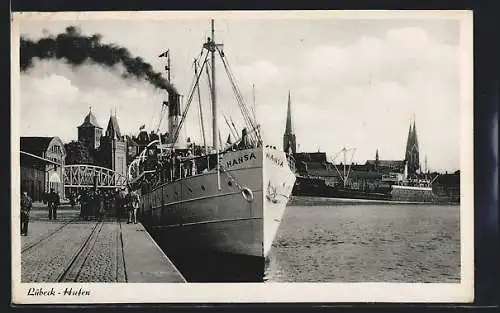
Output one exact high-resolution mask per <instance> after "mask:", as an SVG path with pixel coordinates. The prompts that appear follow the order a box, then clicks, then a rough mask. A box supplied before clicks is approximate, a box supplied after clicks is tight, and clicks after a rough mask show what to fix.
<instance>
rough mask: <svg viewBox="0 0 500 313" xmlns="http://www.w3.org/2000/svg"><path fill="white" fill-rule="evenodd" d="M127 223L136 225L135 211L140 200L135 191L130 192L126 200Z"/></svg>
mask: <svg viewBox="0 0 500 313" xmlns="http://www.w3.org/2000/svg"><path fill="white" fill-rule="evenodd" d="M127 202H128V205H129V207H128V222H127V224H130V223H134V224H137V209H139V203H140V198H139V195H138V194H137V192H136V191H131V192H130V193H129V198H128V201H127Z"/></svg>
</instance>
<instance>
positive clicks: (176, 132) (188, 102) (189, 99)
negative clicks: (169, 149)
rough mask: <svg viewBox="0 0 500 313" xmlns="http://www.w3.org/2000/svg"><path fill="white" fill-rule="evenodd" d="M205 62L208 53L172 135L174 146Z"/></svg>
mask: <svg viewBox="0 0 500 313" xmlns="http://www.w3.org/2000/svg"><path fill="white" fill-rule="evenodd" d="M207 61H208V53H207V54H206V55H205V60H204V61H203V64H202V65H201V69H200V73H199V74H198V75H197V77H196V79H195V84H194V86H192V89H191V91H190V92H189V97H188V100H187V102H186V108H185V109H184V112H183V113H182V117H181V120H180V122H179V125H178V126H177V128H176V130H175V133H174V137H173V140H172V143H173V144H175V143H176V142H177V140H178V139H179V132H180V129H181V128H182V125H183V124H184V122H185V120H186V116H187V113H188V111H189V107H190V106H191V102H192V100H193V96H194V92H195V88H196V87H197V85H198V83H199V81H200V76H201V73H202V72H203V67H204V66H205V64H206V63H207Z"/></svg>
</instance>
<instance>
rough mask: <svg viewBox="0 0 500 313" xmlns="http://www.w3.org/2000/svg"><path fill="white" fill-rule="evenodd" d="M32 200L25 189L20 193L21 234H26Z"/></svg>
mask: <svg viewBox="0 0 500 313" xmlns="http://www.w3.org/2000/svg"><path fill="white" fill-rule="evenodd" d="M32 205H33V201H32V200H31V198H30V196H28V193H27V192H26V191H24V192H23V194H22V195H21V236H28V223H29V220H30V211H31V207H32Z"/></svg>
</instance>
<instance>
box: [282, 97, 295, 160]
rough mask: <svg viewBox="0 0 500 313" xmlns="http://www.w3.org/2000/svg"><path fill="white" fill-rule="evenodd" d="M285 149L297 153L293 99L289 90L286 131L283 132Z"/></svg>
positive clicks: (287, 151)
mask: <svg viewBox="0 0 500 313" xmlns="http://www.w3.org/2000/svg"><path fill="white" fill-rule="evenodd" d="M283 151H285V152H286V153H296V151H297V149H296V139H295V133H294V129H293V124H292V100H291V97H290V91H288V108H287V113H286V126H285V133H284V134H283Z"/></svg>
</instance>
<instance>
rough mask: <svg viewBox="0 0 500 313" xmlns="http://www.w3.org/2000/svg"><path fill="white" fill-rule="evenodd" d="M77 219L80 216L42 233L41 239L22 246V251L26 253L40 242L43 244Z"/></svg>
mask: <svg viewBox="0 0 500 313" xmlns="http://www.w3.org/2000/svg"><path fill="white" fill-rule="evenodd" d="M77 220H78V218H75V219H71V220H69V221H66V222H64V223H63V224H62V225H60V226H59V227H57V228H56V229H54V230H52V231H50V232H48V233H47V234H44V235H42V236H41V237H40V238H39V239H37V240H35V241H34V242H30V243H28V244H27V245H26V246H25V247H22V248H21V253H25V252H27V251H28V250H30V249H32V248H35V247H36V246H38V245H39V244H41V243H42V242H44V241H45V240H47V239H49V238H50V237H52V236H54V235H55V234H57V233H58V232H60V231H61V230H62V229H63V228H64V227H66V226H68V225H69V224H71V223H73V222H75V221H77Z"/></svg>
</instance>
